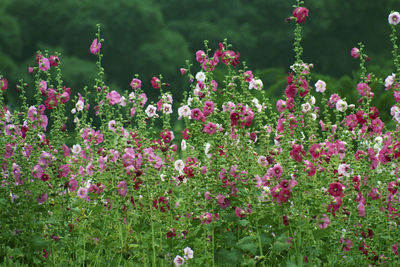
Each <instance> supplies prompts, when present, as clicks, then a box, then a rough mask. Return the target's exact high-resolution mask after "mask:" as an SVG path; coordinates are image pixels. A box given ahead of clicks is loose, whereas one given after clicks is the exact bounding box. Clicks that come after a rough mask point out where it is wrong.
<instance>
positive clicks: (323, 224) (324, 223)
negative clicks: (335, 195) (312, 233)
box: [317, 214, 331, 229]
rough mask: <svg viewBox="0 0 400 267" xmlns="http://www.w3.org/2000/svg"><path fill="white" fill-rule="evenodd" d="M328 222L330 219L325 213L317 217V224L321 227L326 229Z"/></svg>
mask: <svg viewBox="0 0 400 267" xmlns="http://www.w3.org/2000/svg"><path fill="white" fill-rule="evenodd" d="M330 223H331V220H329V217H328V216H327V215H326V214H322V218H318V219H317V225H318V227H319V228H321V229H326V228H327V227H328V226H329V224H330Z"/></svg>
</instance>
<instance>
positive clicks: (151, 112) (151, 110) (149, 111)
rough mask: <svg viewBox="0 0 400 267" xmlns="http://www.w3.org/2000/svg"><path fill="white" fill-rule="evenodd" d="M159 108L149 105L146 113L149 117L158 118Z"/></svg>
mask: <svg viewBox="0 0 400 267" xmlns="http://www.w3.org/2000/svg"><path fill="white" fill-rule="evenodd" d="M156 111H157V108H156V107H155V106H153V105H148V106H147V108H146V110H145V112H146V115H147V117H149V118H152V117H157V113H156Z"/></svg>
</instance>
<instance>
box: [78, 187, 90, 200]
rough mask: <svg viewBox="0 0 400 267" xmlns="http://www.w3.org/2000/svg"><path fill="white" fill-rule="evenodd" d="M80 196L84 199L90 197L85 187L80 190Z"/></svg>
mask: <svg viewBox="0 0 400 267" xmlns="http://www.w3.org/2000/svg"><path fill="white" fill-rule="evenodd" d="M78 196H79V197H80V198H82V199H87V197H88V190H87V188H85V187H81V188H79V189H78Z"/></svg>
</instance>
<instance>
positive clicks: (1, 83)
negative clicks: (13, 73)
mask: <svg viewBox="0 0 400 267" xmlns="http://www.w3.org/2000/svg"><path fill="white" fill-rule="evenodd" d="M7 89H8V81H7V79H6V78H1V79H0V90H1V91H5V90H7Z"/></svg>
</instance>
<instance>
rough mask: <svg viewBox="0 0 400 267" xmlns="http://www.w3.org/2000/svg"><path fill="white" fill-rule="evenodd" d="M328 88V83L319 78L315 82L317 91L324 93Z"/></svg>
mask: <svg viewBox="0 0 400 267" xmlns="http://www.w3.org/2000/svg"><path fill="white" fill-rule="evenodd" d="M325 90H326V83H325V82H324V81H321V80H318V81H317V82H316V83H315V91H317V92H320V93H323V92H325Z"/></svg>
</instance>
